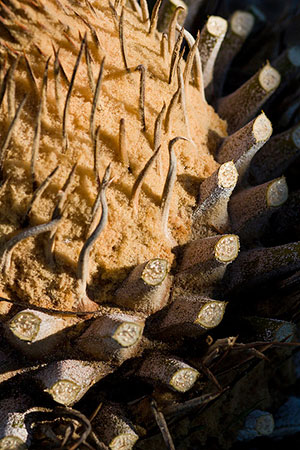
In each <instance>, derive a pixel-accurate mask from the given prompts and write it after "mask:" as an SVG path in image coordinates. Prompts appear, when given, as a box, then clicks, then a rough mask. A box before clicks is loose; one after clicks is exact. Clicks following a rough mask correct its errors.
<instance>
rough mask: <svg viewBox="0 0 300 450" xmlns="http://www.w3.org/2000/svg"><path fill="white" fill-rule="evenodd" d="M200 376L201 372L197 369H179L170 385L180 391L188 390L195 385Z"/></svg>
mask: <svg viewBox="0 0 300 450" xmlns="http://www.w3.org/2000/svg"><path fill="white" fill-rule="evenodd" d="M198 376H199V372H198V371H197V370H195V369H191V368H184V369H179V370H177V372H176V373H175V374H174V375H173V377H172V378H171V381H170V385H171V386H172V387H173V388H174V389H176V391H178V392H187V391H188V390H189V389H191V388H192V387H193V385H194V384H195V382H196V380H197V378H198Z"/></svg>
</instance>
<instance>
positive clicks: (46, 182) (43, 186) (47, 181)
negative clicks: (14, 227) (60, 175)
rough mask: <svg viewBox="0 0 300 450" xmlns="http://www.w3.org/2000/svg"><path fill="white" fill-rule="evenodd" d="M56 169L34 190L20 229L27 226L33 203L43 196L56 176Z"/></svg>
mask: <svg viewBox="0 0 300 450" xmlns="http://www.w3.org/2000/svg"><path fill="white" fill-rule="evenodd" d="M58 169H59V166H56V167H55V169H54V170H52V172H51V173H50V174H49V175H48V176H47V178H45V180H44V181H43V182H42V184H41V185H40V186H39V187H38V188H37V189H36V190H35V192H34V194H33V196H32V198H31V200H30V203H29V205H28V207H27V209H26V212H25V214H24V219H23V220H22V223H21V226H22V227H25V226H28V225H29V215H30V212H31V210H32V208H33V206H34V203H35V202H36V201H37V200H38V199H39V198H40V197H41V196H42V195H43V192H44V191H45V190H46V189H47V187H48V186H49V184H50V182H51V180H52V178H53V177H54V175H55V174H56V172H57V170H58Z"/></svg>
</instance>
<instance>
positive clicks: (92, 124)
mask: <svg viewBox="0 0 300 450" xmlns="http://www.w3.org/2000/svg"><path fill="white" fill-rule="evenodd" d="M104 62H105V56H104V58H103V59H102V62H101V65H100V70H99V75H98V78H97V83H96V89H95V94H94V98H93V103H92V111H91V116H90V135H91V138H92V140H94V134H95V113H96V109H97V104H98V100H99V95H100V88H101V81H102V76H103V69H104Z"/></svg>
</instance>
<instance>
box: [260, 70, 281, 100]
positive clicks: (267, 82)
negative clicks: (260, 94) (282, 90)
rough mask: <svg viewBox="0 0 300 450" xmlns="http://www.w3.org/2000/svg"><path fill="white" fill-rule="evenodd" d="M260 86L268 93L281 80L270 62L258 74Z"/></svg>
mask: <svg viewBox="0 0 300 450" xmlns="http://www.w3.org/2000/svg"><path fill="white" fill-rule="evenodd" d="M258 80H259V83H260V85H261V87H262V88H263V89H264V90H265V91H266V92H267V93H268V92H271V91H273V90H274V89H276V88H277V87H278V86H279V84H280V81H281V75H280V73H279V72H278V70H276V69H275V68H274V67H272V66H271V65H270V64H266V65H265V66H264V67H263V68H262V69H261V71H260V73H259V76H258Z"/></svg>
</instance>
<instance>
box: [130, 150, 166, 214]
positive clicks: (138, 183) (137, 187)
mask: <svg viewBox="0 0 300 450" xmlns="http://www.w3.org/2000/svg"><path fill="white" fill-rule="evenodd" d="M160 149H161V146H159V147H158V149H157V150H156V151H155V152H154V153H153V155H152V156H151V158H150V159H149V160H148V161H147V162H146V164H145V166H144V168H143V170H141V172H140V173H139V175H138V177H137V179H136V180H135V183H134V185H133V188H132V191H131V203H132V206H133V212H134V214H137V210H138V202H139V194H140V191H141V188H142V186H143V183H144V181H145V178H146V176H147V174H148V172H149V170H150V169H151V167H152V166H153V164H154V162H155V161H156V159H157V157H158V155H159V152H160Z"/></svg>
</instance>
